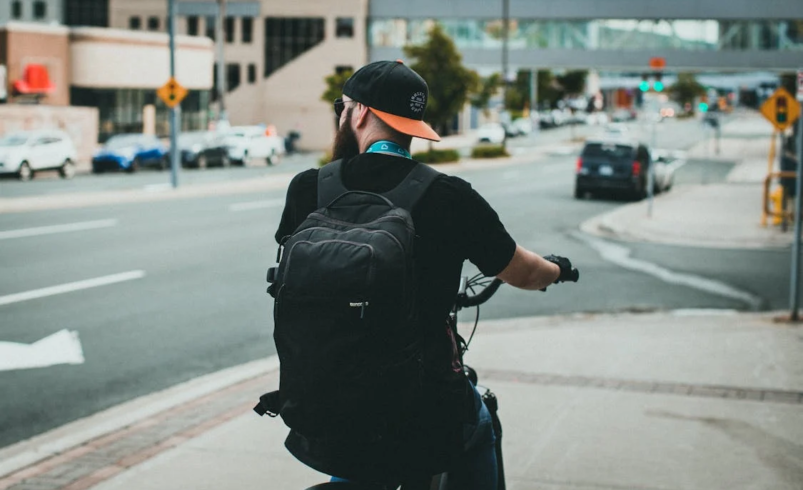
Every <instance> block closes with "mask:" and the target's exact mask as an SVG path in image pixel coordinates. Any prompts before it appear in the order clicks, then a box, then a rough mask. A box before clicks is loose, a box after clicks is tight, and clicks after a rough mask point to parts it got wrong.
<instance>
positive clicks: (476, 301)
mask: <svg viewBox="0 0 803 490" xmlns="http://www.w3.org/2000/svg"><path fill="white" fill-rule="evenodd" d="M501 285H502V281H501V280H500V279H494V280H493V282H491V284H489V285H488V287H486V288H485V289H483V290H482V291H481V292H480V293H479V294H477V295H474V296H467V295H460V296H458V297H457V306H459V307H460V308H471V307H472V306H477V305H481V304H483V303H485V302H486V301H488V300H489V299H490V298H491V296H493V295H494V293H495V292H496V290H497V289H499V286H501Z"/></svg>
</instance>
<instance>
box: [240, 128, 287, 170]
mask: <svg viewBox="0 0 803 490" xmlns="http://www.w3.org/2000/svg"><path fill="white" fill-rule="evenodd" d="M226 146H227V147H228V149H229V159H230V160H231V161H232V162H237V163H239V164H240V165H245V164H246V162H248V161H249V160H251V159H254V158H256V159H264V160H265V161H266V162H267V164H268V165H273V164H275V163H278V162H279V158H280V157H281V156H282V155H284V153H285V147H284V138H282V137H281V136H278V135H274V136H269V135H268V134H267V131H266V128H265V127H264V126H234V127H232V128H230V129H229V130H228V131H227V132H226Z"/></svg>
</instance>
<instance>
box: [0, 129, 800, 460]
mask: <svg viewBox="0 0 803 490" xmlns="http://www.w3.org/2000/svg"><path fill="white" fill-rule="evenodd" d="M667 127H669V126H667ZM666 131H667V133H669V132H671V131H674V132H675V133H676V134H674V136H673V135H671V134H667V135H665V136H664V137H665V139H666V141H668V142H674V145H675V146H674V147H675V148H683V147H685V146H688V145H689V144H691V142H693V141H694V137H695V136H694V135H695V134H697V133H698V132H697V131H695V128H693V127H691V126H690V125H683V124H678V125H676V127H674V128H670V129H667V130H666ZM546 134H547V133H542V134H541V135H539V136H538V137H539V138H543V137H545V135H546ZM521 147H522V148H526V146H524V145H523V146H521ZM574 160H575V158H574V157H573V156H571V155H567V156H553V157H548V158H546V159H541V160H539V161H534V162H531V163H525V164H521V165H515V166H507V167H503V168H493V167H491V168H488V169H477V170H472V171H464V172H461V173H460V175H461V176H462V177H463V178H465V179H467V180H468V181H470V182H471V183H472V185H474V186H475V188H477V189H478V190H479V191H480V193H481V194H483V195H484V196H485V197H486V199H488V201H489V202H490V203H491V204H492V205H493V206H494V207H495V208H496V209H497V211H498V212H499V214H500V216H501V218H502V220H503V222H504V223H506V225H507V226H508V228H509V230H510V232H511V234H512V235H513V237H514V238H515V239H516V240H517V241H518V242H519V243H521V244H522V245H524V246H525V247H528V248H531V249H533V250H535V251H537V252H540V253H544V254H546V253H556V254H560V255H565V256H568V257H570V258H571V259H572V260H573V262H574V263H575V265H576V266H577V267H578V268H579V269H580V270H581V274H582V276H581V277H582V279H581V281H580V283H578V284H568V285H557V286H553V287H550V288H549V290H548V291H547V292H546V293H531V292H523V291H518V290H514V289H513V288H510V287H504V288H502V289H501V290H500V292H499V293H498V295H497V296H496V297H495V298H494V300H493V301H492V302H491V303H489V304H488V305H486V306H483V308H482V317H483V318H503V317H516V316H530V315H552V314H560V313H576V312H612V311H628V310H644V309H674V308H737V309H742V308H746V305H744V304H741V303H740V302H738V301H735V300H732V299H727V298H723V297H719V296H714V295H711V294H707V293H702V292H700V291H698V290H695V289H690V288H687V287H683V286H677V285H671V284H667V283H665V282H663V281H662V280H661V279H659V278H656V277H653V276H649V275H645V274H643V273H639V272H633V271H629V270H625V269H622V268H620V267H618V266H616V265H613V264H611V263H608V262H605V261H603V260H601V258H600V256H599V254H598V253H597V252H596V251H595V250H593V249H592V248H590V247H589V246H588V245H587V244H586V243H585V242H583V241H582V240H580V239H578V237H577V235H576V233H577V228H578V226H579V224H580V223H581V222H583V221H584V220H586V219H588V218H590V217H592V216H595V215H597V214H600V213H603V212H605V211H608V210H611V209H614V208H616V207H618V206H621V205H622V204H623V202H619V201H604V200H575V199H573V197H572V188H573V179H574V173H573V172H574V163H575V162H574ZM311 164H312V162H311V161H309V160H308V161H301V160H300V161H298V162H295V163H292V164H287V165H285V167H284V171H288V169H294V170H300V169H302V168H306V167H308V166H309V165H311ZM283 165H284V164H283ZM700 165H708V163H707V162H697V163H695V162H692V163H690V164H689V165H687V166H686V167H684V168H682V169H681V170H680V174H679V175H678V179H679V181H683V180H684V179H685V181H687V182H693V181H694V180H695V179H697V178H699V175H701V173H700V168H699V166H700ZM277 168H281V166H280V167H277ZM705 168H706V169H707V172H708V173H707V175H708V177H707V178H711V179H712V181H713V179H722V178H724V175H725V174H726V173H727V170H728V166H727V164H721V165H719V166H710V165H709V166H707V167H705ZM234 170H243V169H233V170H231V171H232V172H233V171H234ZM245 171H246V172H248V171H251V169H245ZM254 171H256V170H254ZM268 171H274V170H268ZM276 171H278V170H276ZM226 172H228V171H226ZM226 172H221V173H220V176H224V175H226ZM119 177H122V178H127V177H131V176H125V175H123V176H119ZM134 177H138V176H134ZM213 177H214V173H213V172H209V173H208V174H206V175H204V178H213ZM115 178H118V177H115ZM110 181H111V178H110ZM56 182H58V181H56ZM75 182H79V183H81V179H80V178H79V179H76V180H75ZM34 184H36V182H34ZM81 185H84V184H83V183H81ZM34 188H35V187H30V189H34ZM283 197H284V192H283V191H271V192H267V193H262V194H248V195H239V196H226V197H207V198H197V199H186V200H175V201H163V202H153V203H143V204H135V205H131V204H129V205H112V206H106V207H95V208H85V209H68V210H56V211H46V212H31V213H19V214H6V215H0V231H8V230H18V229H23V228H29V227H35V226H48V225H53V224H64V223H81V222H87V221H95V220H116V221H113V222H109V223H113V225H111V226H107V227H103V228H97V229H91V230H83V231H75V232H72V233H58V234H49V235H41V236H29V237H20V238H10V239H0V299H2V298H3V297H7V296H8V295H12V294H16V293H20V292H25V291H32V290H38V289H41V288H46V287H51V286H56V285H62V284H67V283H72V282H75V281H81V280H86V279H92V278H100V277H106V276H109V275H114V274H119V273H125V272H131V271H142V274H144V275H143V276H142V277H141V278H138V279H131V280H128V281H125V282H119V283H116V284H110V285H105V286H98V287H94V288H91V289H83V290H80V291H74V292H68V293H64V294H55V295H51V296H47V297H42V298H39V299H30V300H26V301H19V302H13V303H9V304H2V302H1V301H0V325H2V326H1V327H0V341H6V342H18V343H28V344H30V343H33V342H35V341H37V340H39V339H42V338H44V337H46V336H48V335H51V334H53V333H55V332H57V331H59V330H61V329H69V330H74V331H77V332H78V333H79V335H80V339H81V343H82V344H83V350H84V355H85V359H86V360H85V362H84V363H83V364H80V365H56V366H51V367H46V368H38V369H26V370H13V371H0V393H3V394H4V395H5V396H3V397H0V412H1V413H3V417H2V418H1V419H0V447H2V446H5V445H8V444H11V443H13V442H16V441H19V440H22V439H24V438H27V437H31V436H33V435H35V434H38V433H41V432H43V431H46V430H49V429H52V428H55V427H58V426H60V425H62V424H64V423H67V422H69V421H72V420H75V419H78V418H80V417H83V416H86V415H89V414H92V413H95V412H97V411H99V410H102V409H104V408H107V407H110V406H114V405H116V404H119V403H121V402H123V401H126V400H129V399H132V398H135V397H137V396H141V395H144V394H147V393H151V392H153V391H156V390H159V389H163V388H166V387H169V386H172V385H175V384H177V383H180V382H182V381H186V380H189V379H192V378H194V377H196V376H199V375H202V374H205V373H210V372H214V371H217V370H220V369H223V368H226V367H230V366H234V365H238V364H241V363H244V362H247V361H251V360H255V359H259V358H263V357H265V356H267V355H269V354H272V353H273V352H274V347H273V340H272V337H271V332H272V316H271V311H272V303H271V301H270V298H269V296H268V295H267V294H266V293H265V287H266V283H265V279H264V277H265V270H266V269H267V267H269V266H271V265H272V264H273V262H274V260H275V253H276V245H275V243H274V242H273V239H272V235H273V233H274V231H275V229H276V227H277V225H278V219H279V216H280V212H281V207H280V203H281V200H282V198H283ZM253 202H257V203H267V204H265V205H266V206H270V207H257V206H258V204H257V205H255V206H254V207H249V206H247V205H246V206H236V205H238V204H243V203H253ZM626 246H627V247H628V248H630V249H631V250H632V251H633V253H634V256H635V257H637V258H641V259H644V260H648V261H651V262H653V263H656V264H659V265H661V266H663V267H666V268H670V269H673V270H678V271H684V272H689V273H693V274H698V275H701V276H704V277H707V278H712V279H717V280H721V281H724V282H727V283H729V284H733V285H736V286H738V287H742V288H744V289H747V290H750V291H752V292H754V293H755V294H757V295H759V296H761V297H763V298H765V299H766V304H765V306H767V307H771V306H772V307H782V306H784V305H785V302H786V294H787V293H786V291H787V290H788V284H787V282H788V279H787V277H788V274H787V271H786V268H787V267H788V266H787V263H788V253H786V252H766V251H724V252H723V251H710V250H700V249H695V248H687V247H669V246H655V245H646V244H642V245H634V244H627V245H626ZM466 272H467V273H470V274H473V267H472V266H468V267H467V268H466ZM462 319H463V320H468V316H465V317H463V318H462Z"/></svg>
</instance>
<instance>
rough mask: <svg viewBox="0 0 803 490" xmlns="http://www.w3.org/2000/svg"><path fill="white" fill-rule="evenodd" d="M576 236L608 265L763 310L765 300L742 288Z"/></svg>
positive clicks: (580, 234)
mask: <svg viewBox="0 0 803 490" xmlns="http://www.w3.org/2000/svg"><path fill="white" fill-rule="evenodd" d="M572 235H573V236H574V237H575V238H577V239H578V240H580V241H582V242H585V243H586V244H588V245H589V246H590V247H591V248H593V249H594V250H596V251H597V252H599V254H600V256H602V258H603V259H604V260H607V261H608V262H611V263H613V264H616V265H618V266H620V267H623V268H625V269H629V270H633V271H637V272H642V273H644V274H648V275H650V276H653V277H656V278H658V279H660V280H662V281H664V282H667V283H669V284H677V285H679V286H687V287H690V288H694V289H698V290H700V291H705V292H707V293H711V294H715V295H717V296H723V297H725V298H731V299H735V300H737V301H742V302H744V303H746V304H747V305H748V306H749V307H750V308H751V309H753V310H758V309H760V308H761V305H762V303H763V300H762V299H761V298H759V297H758V296H755V295H753V294H751V293H748V292H746V291H742V290H740V289H736V288H734V287H733V286H730V285H728V284H725V283H724V282H719V281H715V280H713V279H707V278H705V277H700V276H695V275H693V274H683V273H680V272H674V271H671V270H669V269H665V268H663V267H661V266H659V265H656V264H653V263H651V262H647V261H644V260H639V259H634V258H632V257H630V253H631V251H630V249H629V248H626V247H623V246H621V245H617V244H615V243H610V242H606V241H603V240H599V239H597V238H593V237H590V236H588V235H586V234H584V233H579V232H575V233H573V234H572Z"/></svg>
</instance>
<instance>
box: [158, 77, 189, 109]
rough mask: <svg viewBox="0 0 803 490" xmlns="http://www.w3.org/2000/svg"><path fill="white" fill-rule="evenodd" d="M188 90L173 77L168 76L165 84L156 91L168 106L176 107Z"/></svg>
mask: <svg viewBox="0 0 803 490" xmlns="http://www.w3.org/2000/svg"><path fill="white" fill-rule="evenodd" d="M187 93H188V90H187V89H186V88H184V87H182V86H181V84H180V83H178V82H177V81H176V79H175V78H170V80H168V81H167V83H166V84H164V85H162V87H161V88H160V89H159V90H157V91H156V95H158V96H159V98H160V99H162V100H163V101H164V103H165V105H166V106H167V107H169V108H171V109H172V108H173V107H176V106H177V105H179V104H180V103H181V101H182V100H184V97H186V96H187Z"/></svg>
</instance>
